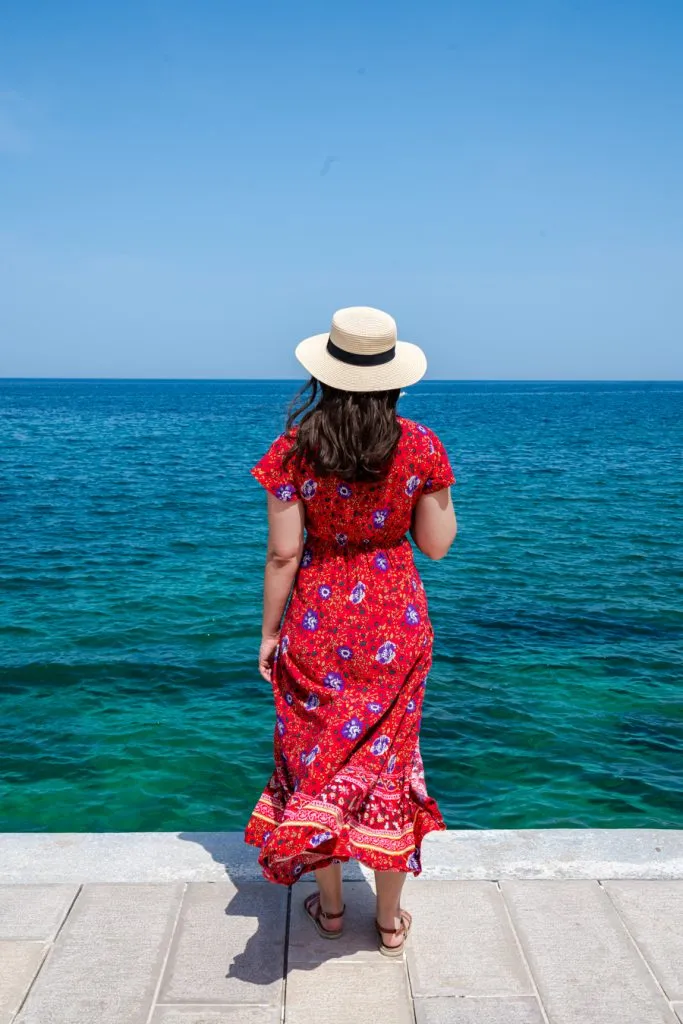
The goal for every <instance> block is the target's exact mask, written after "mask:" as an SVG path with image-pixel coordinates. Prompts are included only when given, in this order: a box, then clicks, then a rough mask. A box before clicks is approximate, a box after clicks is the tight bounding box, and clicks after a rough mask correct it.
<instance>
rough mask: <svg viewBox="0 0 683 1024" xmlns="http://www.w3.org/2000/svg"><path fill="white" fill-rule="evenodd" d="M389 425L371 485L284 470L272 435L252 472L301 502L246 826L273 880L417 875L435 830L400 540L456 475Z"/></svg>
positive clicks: (417, 608) (418, 590)
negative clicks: (266, 742)
mask: <svg viewBox="0 0 683 1024" xmlns="http://www.w3.org/2000/svg"><path fill="white" fill-rule="evenodd" d="M398 421H399V425H400V427H401V437H400V440H399V443H398V446H397V449H396V452H395V455H394V457H393V460H392V464H391V468H390V470H389V473H388V475H387V477H386V478H385V479H384V480H383V481H382V482H381V483H367V482H361V483H346V482H344V481H342V480H340V479H339V478H338V477H334V476H330V477H316V476H315V474H314V472H313V471H312V469H311V468H310V467H307V466H306V465H304V466H303V467H302V469H301V470H298V469H297V468H296V463H295V462H294V461H292V462H290V463H289V464H288V466H287V467H286V469H283V465H282V460H283V456H284V455H285V454H286V452H287V451H288V450H289V447H290V446H291V444H292V440H291V438H288V437H287V436H286V435H284V434H283V435H281V436H280V437H278V438H277V439H276V440H275V441H274V442H273V444H272V445H271V447H270V448H269V450H268V451H267V452H266V454H265V455H264V456H263V457H262V458H261V459H260V460H259V462H258V463H257V464H256V465H255V466H254V467H253V469H252V470H251V472H252V474H253V475H254V476H255V478H256V479H257V480H258V481H259V482H260V483H261V484H262V485H263V486H264V487H265V488H266V489H267V490H268V491H270V492H271V493H272V494H274V495H276V497H278V498H279V499H280V500H281V501H303V502H304V506H305V526H306V540H305V546H304V551H303V556H302V559H301V563H300V565H299V568H298V570H297V574H296V578H295V582H294V587H293V590H292V595H291V598H290V601H289V604H288V606H287V609H286V611H285V615H284V619H283V623H282V629H281V632H280V641H279V644H278V647H277V649H276V652H275V656H274V662H273V677H272V686H273V694H274V698H275V713H276V719H275V729H274V760H275V765H274V771H273V774H272V776H271V778H270V780H269V782H268V784H267V786H266V788H265V789H264V791H263V793H262V794H261V796H260V798H259V800H258V803H257V804H256V807H255V808H254V810H253V812H252V814H251V817H250V818H249V821H248V823H247V826H246V830H245V840H246V842H247V843H250V844H251V845H253V846H257V847H259V848H260V854H259V864H260V865H261V868H262V870H263V874H264V876H265V877H266V878H267V879H268V880H269V881H272V882H278V883H282V884H286V885H290V884H292V883H293V882H295V881H296V880H297V879H298V878H300V877H301V875H302V874H303V873H305V872H307V871H311V870H314V869H316V868H322V867H326V866H327V865H328V864H330V863H332V862H333V861H335V860H338V861H346V860H349V859H356V860H359V861H361V862H362V863H363V864H365V865H367V866H368V867H370V868H375V869H379V870H393V871H403V872H412V873H413V874H415V875H418V874H419V873H420V871H421V861H420V846H421V842H422V839H423V837H424V836H425V835H426V834H427V833H428V832H431V831H433V830H435V829H439V830H441V829H444V828H445V827H446V826H445V824H444V820H443V818H442V816H441V813H440V811H439V808H438V806H437V804H436V801H435V800H434V799H433V798H432V797H430V796H429V795H428V794H427V790H426V787H425V780H424V768H423V764H422V758H421V755H420V744H419V732H420V719H421V715H422V703H423V698H424V691H425V683H426V679H427V674H428V672H429V669H430V666H431V660H432V640H433V630H432V625H431V623H430V620H429V615H428V609H427V599H426V595H425V591H424V587H423V584H422V581H421V579H420V576H419V573H418V571H417V569H416V567H415V563H414V560H413V550H412V546H411V544H410V541H409V540H408V538H407V536H406V534H407V531H408V529H409V527H410V523H411V518H412V513H413V509H414V508H415V504H416V502H417V500H418V499H419V497H420V496H421V495H422V494H423V493H425V492H429V491H437V490H440V489H441V488H443V487H448V486H449V485H451V484H452V483H454V482H455V478H454V476H453V471H452V469H451V466H450V464H449V460H448V456H447V454H446V451H445V449H444V446H443V444H442V443H441V441H440V440H439V438H438V437H437V436H436V434H435V433H434V432H433V431H431V430H430V429H428V428H427V427H425V426H422V425H421V424H417V423H414V422H413V421H412V420H408V419H405V418H403V417H399V418H398Z"/></svg>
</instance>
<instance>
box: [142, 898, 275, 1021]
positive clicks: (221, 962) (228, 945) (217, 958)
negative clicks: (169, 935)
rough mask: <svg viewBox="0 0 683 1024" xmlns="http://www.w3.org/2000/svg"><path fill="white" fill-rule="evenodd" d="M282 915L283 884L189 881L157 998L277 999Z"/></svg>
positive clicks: (210, 1000) (211, 1000) (189, 1000)
mask: <svg viewBox="0 0 683 1024" xmlns="http://www.w3.org/2000/svg"><path fill="white" fill-rule="evenodd" d="M286 917H287V889H286V887H285V886H282V885H274V884H273V883H271V882H265V881H263V882H246V883H244V884H243V885H240V887H239V888H235V886H234V885H233V884H232V883H231V882H215V883H212V882H192V883H190V884H189V885H188V887H187V891H186V893H185V899H184V900H183V906H182V910H181V913H180V919H179V921H178V927H177V929H176V934H175V937H174V940H173V944H172V948H171V952H170V955H169V960H168V965H167V969H166V972H165V975H164V980H163V982H162V986H161V991H160V995H159V1001H160V1002H162V1003H192V1002H195V1003H261V1004H268V1005H275V1004H279V1003H280V1001H281V997H282V987H283V985H282V976H283V967H284V942H285V928H286Z"/></svg>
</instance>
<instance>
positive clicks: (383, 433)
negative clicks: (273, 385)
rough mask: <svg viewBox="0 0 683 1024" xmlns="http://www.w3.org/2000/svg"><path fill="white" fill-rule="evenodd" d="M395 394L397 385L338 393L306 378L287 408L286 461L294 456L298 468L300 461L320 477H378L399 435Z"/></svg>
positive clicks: (345, 478)
mask: <svg viewBox="0 0 683 1024" xmlns="http://www.w3.org/2000/svg"><path fill="white" fill-rule="evenodd" d="M399 394H400V391H399V389H398V388H395V389H392V390H391V391H340V390H338V388H333V387H330V385H329V384H323V383H321V382H320V381H319V380H317V379H316V378H315V377H311V379H310V380H309V381H308V382H307V383H306V384H304V386H303V387H302V388H301V390H300V391H298V392H297V394H296V395H295V396H294V399H293V400H292V403H291V405H290V407H289V412H288V416H287V425H286V428H285V432H286V433H287V434H288V435H289V436H293V437H294V444H293V446H292V448H291V450H290V451H289V452H288V453H287V455H286V456H285V459H284V462H285V464H287V463H288V462H289V461H290V460H291V459H295V460H296V462H297V464H298V465H299V466H301V465H302V463H303V461H304V459H305V460H306V461H307V462H308V464H309V465H310V466H311V467H312V468H313V470H314V472H315V473H316V474H318V475H320V476H331V475H334V476H338V477H340V478H341V479H342V480H347V481H353V480H381V479H382V477H383V476H384V475H385V473H386V471H387V469H388V468H389V463H390V462H391V457H392V456H393V454H394V451H395V450H396V445H397V444H398V440H399V438H400V436H401V427H400V426H399V423H398V421H397V419H396V403H397V402H398V397H399ZM297 421H298V422H297ZM295 429H296V433H294V431H295Z"/></svg>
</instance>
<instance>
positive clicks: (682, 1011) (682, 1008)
mask: <svg viewBox="0 0 683 1024" xmlns="http://www.w3.org/2000/svg"><path fill="white" fill-rule="evenodd" d="M674 1010H675V1011H676V1016H677V1017H678V1019H679V1020H680V1021H681V1022H682V1024H683V1003H674Z"/></svg>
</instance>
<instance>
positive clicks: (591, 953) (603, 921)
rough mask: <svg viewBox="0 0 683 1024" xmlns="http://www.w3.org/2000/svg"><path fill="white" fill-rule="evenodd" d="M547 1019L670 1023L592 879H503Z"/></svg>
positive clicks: (575, 1023)
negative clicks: (552, 880) (546, 880)
mask: <svg viewBox="0 0 683 1024" xmlns="http://www.w3.org/2000/svg"><path fill="white" fill-rule="evenodd" d="M502 887H503V894H504V896H505V900H506V902H507V904H508V906H509V908H510V913H511V916H512V921H513V924H514V926H515V928H516V931H517V935H518V937H519V939H520V942H521V944H522V947H523V949H524V952H525V954H526V957H527V961H528V963H529V966H530V968H531V971H532V974H533V976H534V979H535V981H536V985H537V986H538V991H539V994H540V997H541V1000H542V1002H543V1005H544V1007H545V1009H546V1012H547V1015H548V1018H549V1020H550V1021H552V1024H584V1022H585V1024H588V1022H590V1024H675V1017H674V1015H673V1012H672V1010H671V1008H670V1006H669V1004H668V1002H667V1001H666V999H665V998H664V995H663V994H662V992H661V989H660V988H659V986H658V985H657V983H656V982H655V980H654V979H653V977H652V975H651V974H650V972H649V971H648V969H647V967H646V965H645V963H644V962H643V960H642V958H641V957H640V956H639V954H638V952H637V950H636V949H635V947H634V946H633V943H632V942H631V939H630V937H629V935H628V933H627V931H626V929H625V928H624V926H623V924H622V922H621V920H620V918H619V916H618V915H617V912H616V910H615V909H614V906H613V905H612V903H611V901H610V899H609V897H608V896H607V894H606V892H604V891H603V890H602V889H601V888H600V886H599V885H598V883H597V882H595V881H594V882H584V881H564V882H541V881H508V882H503V883H502Z"/></svg>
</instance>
